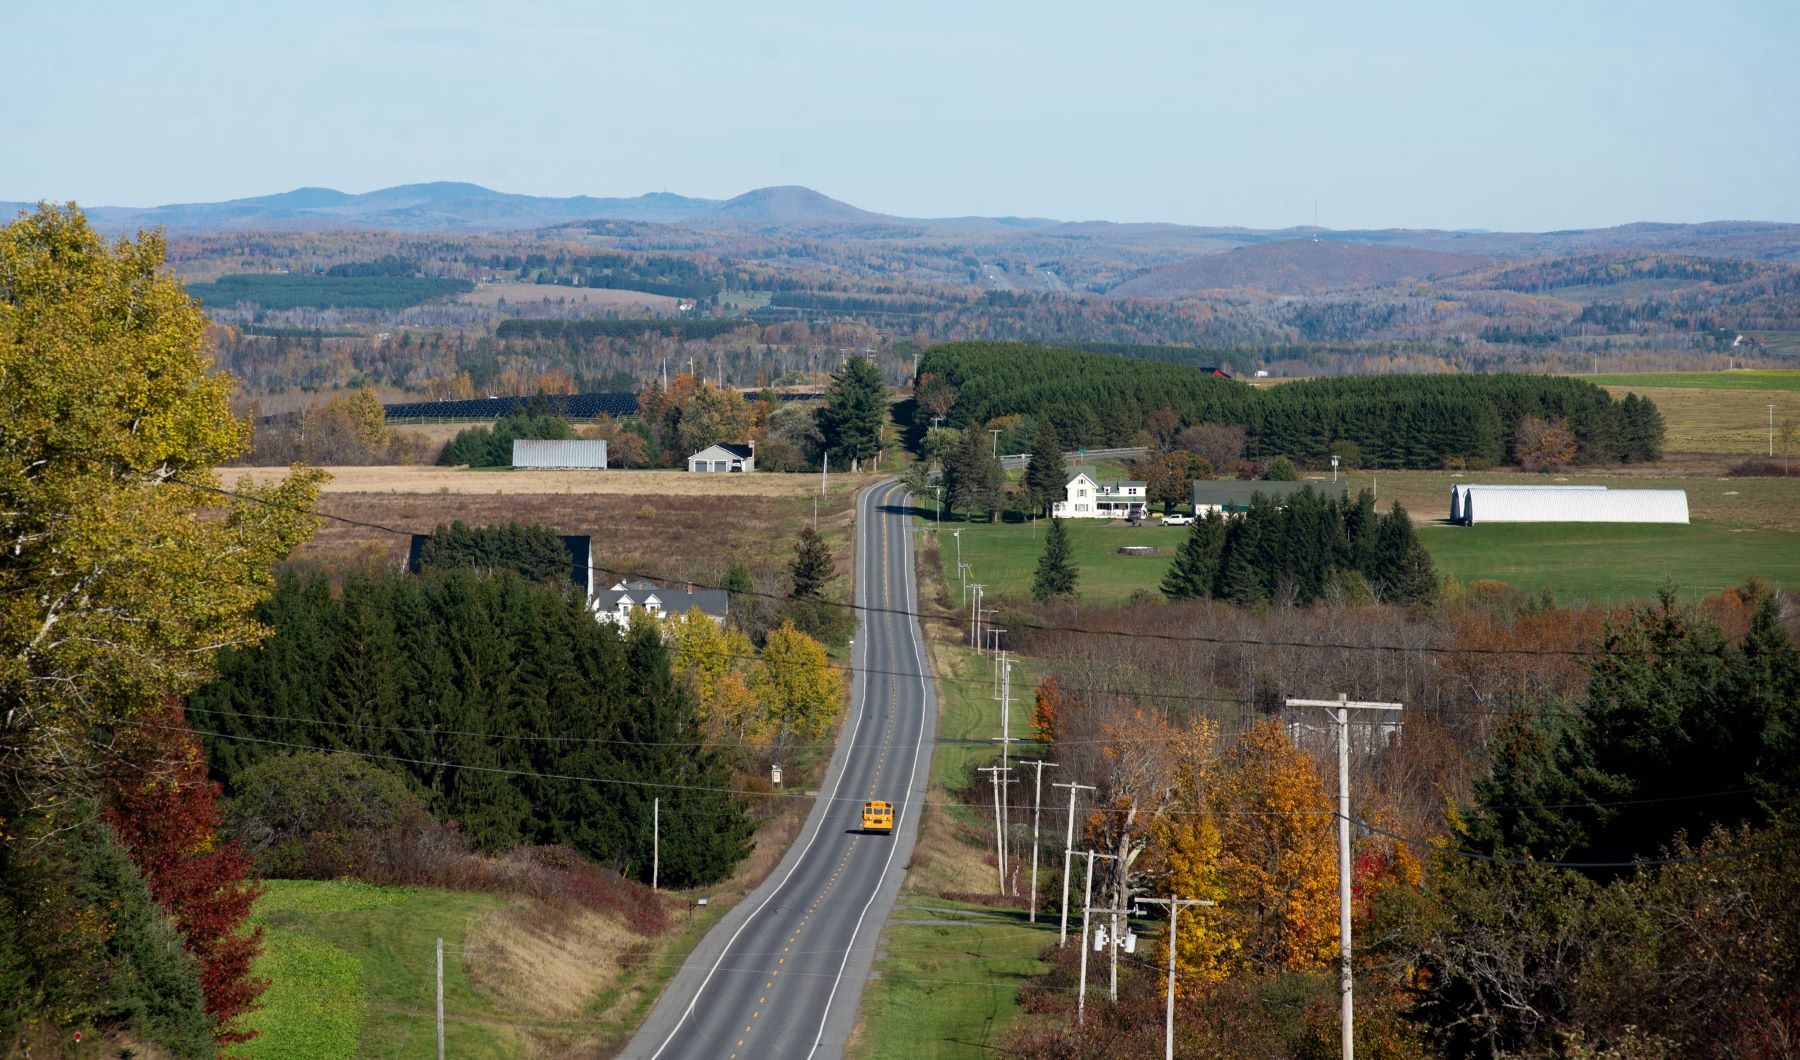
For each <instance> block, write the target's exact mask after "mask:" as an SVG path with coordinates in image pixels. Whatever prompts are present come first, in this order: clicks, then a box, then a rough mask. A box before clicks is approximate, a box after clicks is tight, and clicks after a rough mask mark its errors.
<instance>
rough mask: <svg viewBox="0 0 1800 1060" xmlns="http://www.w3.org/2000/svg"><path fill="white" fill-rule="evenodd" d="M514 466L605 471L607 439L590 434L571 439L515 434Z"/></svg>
mask: <svg viewBox="0 0 1800 1060" xmlns="http://www.w3.org/2000/svg"><path fill="white" fill-rule="evenodd" d="M512 466H513V467H537V468H557V469H561V470H567V469H571V468H574V469H579V470H584V471H588V470H591V471H604V470H606V442H605V441H604V440H603V439H587V438H575V439H571V440H568V441H556V440H546V439H538V438H515V439H514V440H513V452H512Z"/></svg>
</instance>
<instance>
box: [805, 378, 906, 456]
mask: <svg viewBox="0 0 1800 1060" xmlns="http://www.w3.org/2000/svg"><path fill="white" fill-rule="evenodd" d="M887 416H888V407H887V388H886V387H885V386H884V385H882V382H881V371H880V369H878V368H876V367H875V362H874V361H871V360H870V359H869V358H867V357H856V356H852V357H849V358H846V359H845V361H844V365H843V367H841V368H839V369H838V370H837V371H836V372H834V373H832V376H831V389H830V390H829V391H828V392H827V393H826V395H825V404H824V405H823V406H822V407H821V408H820V409H819V411H818V412H817V413H815V414H814V421H815V422H816V423H817V424H818V427H819V434H820V436H821V438H822V439H823V441H824V447H825V450H826V451H827V452H829V453H832V454H834V455H836V456H838V457H839V458H841V459H844V460H866V459H868V458H869V457H871V456H874V455H875V454H876V453H878V452H880V451H881V428H882V425H883V424H885V423H886V422H887Z"/></svg>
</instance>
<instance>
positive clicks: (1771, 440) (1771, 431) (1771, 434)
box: [1769, 402, 1775, 456]
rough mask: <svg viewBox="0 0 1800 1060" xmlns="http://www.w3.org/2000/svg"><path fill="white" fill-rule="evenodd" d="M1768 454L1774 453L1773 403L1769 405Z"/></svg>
mask: <svg viewBox="0 0 1800 1060" xmlns="http://www.w3.org/2000/svg"><path fill="white" fill-rule="evenodd" d="M1769 455H1770V456H1774V455H1775V405H1774V403H1773V402H1771V403H1770V405H1769Z"/></svg>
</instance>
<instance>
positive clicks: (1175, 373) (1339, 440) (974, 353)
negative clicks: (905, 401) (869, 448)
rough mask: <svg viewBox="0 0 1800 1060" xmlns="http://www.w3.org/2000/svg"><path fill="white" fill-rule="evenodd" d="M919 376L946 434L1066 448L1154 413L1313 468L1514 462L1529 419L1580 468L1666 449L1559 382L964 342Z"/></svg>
mask: <svg viewBox="0 0 1800 1060" xmlns="http://www.w3.org/2000/svg"><path fill="white" fill-rule="evenodd" d="M919 379H920V380H921V381H925V380H927V379H929V380H930V381H931V382H932V383H933V385H934V386H935V387H937V388H939V390H940V392H943V393H947V394H948V395H950V399H949V401H948V402H947V403H945V405H946V409H947V414H948V420H949V423H950V425H951V426H953V427H958V428H968V427H974V428H977V429H982V428H984V427H986V426H987V425H989V424H990V423H992V422H993V421H996V420H999V419H1001V418H1003V417H1007V416H1024V417H1029V418H1031V419H1035V420H1038V421H1046V422H1048V423H1050V424H1051V426H1052V427H1053V429H1054V430H1055V431H1056V435H1057V438H1058V441H1059V443H1060V444H1061V445H1062V447H1063V448H1064V449H1075V448H1078V447H1083V446H1087V447H1102V446H1116V445H1131V444H1137V443H1139V442H1141V441H1142V439H1143V438H1144V437H1145V436H1146V435H1147V434H1148V428H1149V425H1150V422H1151V417H1152V416H1154V415H1159V414H1166V415H1167V416H1168V417H1170V422H1171V424H1172V425H1173V426H1175V427H1181V426H1191V425H1197V424H1209V423H1215V424H1236V425H1240V426H1242V427H1244V428H1245V429H1246V431H1247V432H1248V435H1249V441H1250V446H1251V450H1252V452H1253V453H1255V454H1258V455H1261V456H1265V457H1271V458H1272V457H1275V456H1280V455H1285V456H1288V457H1291V458H1292V459H1294V460H1296V461H1301V462H1304V463H1308V464H1314V463H1320V462H1323V461H1324V460H1325V459H1326V458H1327V457H1329V456H1331V455H1333V453H1334V452H1335V453H1338V454H1339V455H1349V456H1351V458H1352V459H1351V461H1350V462H1351V463H1352V465H1353V466H1361V467H1395V468H1441V467H1446V466H1463V467H1492V466H1494V465H1496V464H1501V463H1506V462H1511V461H1514V460H1516V456H1517V454H1516V442H1515V437H1516V434H1517V431H1518V427H1519V425H1520V423H1521V422H1522V421H1524V420H1525V419H1527V418H1537V419H1542V420H1547V421H1555V422H1559V423H1561V424H1564V425H1566V427H1567V429H1568V430H1569V431H1570V432H1572V434H1573V436H1574V440H1575V452H1574V455H1573V458H1572V459H1573V461H1574V462H1575V463H1583V464H1592V463H1614V462H1639V461H1653V460H1656V459H1658V458H1659V457H1660V456H1661V453H1662V444H1663V422H1662V416H1661V414H1660V413H1659V412H1658V411H1657V409H1656V406H1655V405H1654V404H1653V403H1651V402H1649V401H1647V400H1645V399H1642V398H1638V397H1637V396H1636V395H1630V396H1628V397H1627V399H1626V400H1624V401H1617V400H1614V399H1613V398H1612V397H1611V396H1610V395H1609V394H1607V393H1606V391H1604V390H1602V389H1600V388H1599V387H1597V386H1595V385H1593V384H1592V383H1588V382H1585V381H1582V380H1579V379H1572V378H1568V377H1561V376H1537V375H1505V374H1495V375H1404V376H1402V375H1389V376H1360V377H1338V378H1325V379H1314V380H1305V381H1300V382H1294V383H1285V384H1283V385H1281V386H1275V387H1268V388H1253V387H1250V386H1247V385H1245V384H1242V383H1237V382H1234V381H1231V380H1226V379H1220V378H1218V377H1216V376H1213V375H1211V374H1209V373H1207V372H1205V371H1203V370H1200V369H1196V368H1193V367H1189V366H1187V365H1181V364H1171V363H1164V362H1147V361H1142V360H1128V359H1125V358H1122V357H1108V356H1104V355H1100V354H1093V353H1087V352H1084V351H1080V350H1067V349H1056V348H1052V347H1044V346H1031V345H1024V344H1014V343H980V342H958V343H949V344H946V345H943V346H936V347H933V348H932V349H930V350H928V351H927V352H926V354H925V356H924V357H923V358H922V359H921V361H920V364H919ZM925 403H926V402H925V401H924V399H923V398H922V400H921V405H922V406H923V405H924V404H925Z"/></svg>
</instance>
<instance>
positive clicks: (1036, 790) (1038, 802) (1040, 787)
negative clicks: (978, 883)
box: [1019, 758, 1056, 924]
mask: <svg viewBox="0 0 1800 1060" xmlns="http://www.w3.org/2000/svg"><path fill="white" fill-rule="evenodd" d="M1019 764H1020V765H1022V766H1032V767H1033V768H1035V769H1036V770H1037V778H1036V780H1035V781H1033V783H1032V787H1031V922H1032V923H1033V924H1035V923H1037V869H1038V813H1039V811H1040V810H1042V809H1043V805H1044V767H1045V766H1049V767H1050V768H1051V769H1055V768H1056V763H1055V762H1039V761H1036V760H1031V761H1027V760H1026V759H1023V758H1021V759H1019Z"/></svg>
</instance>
